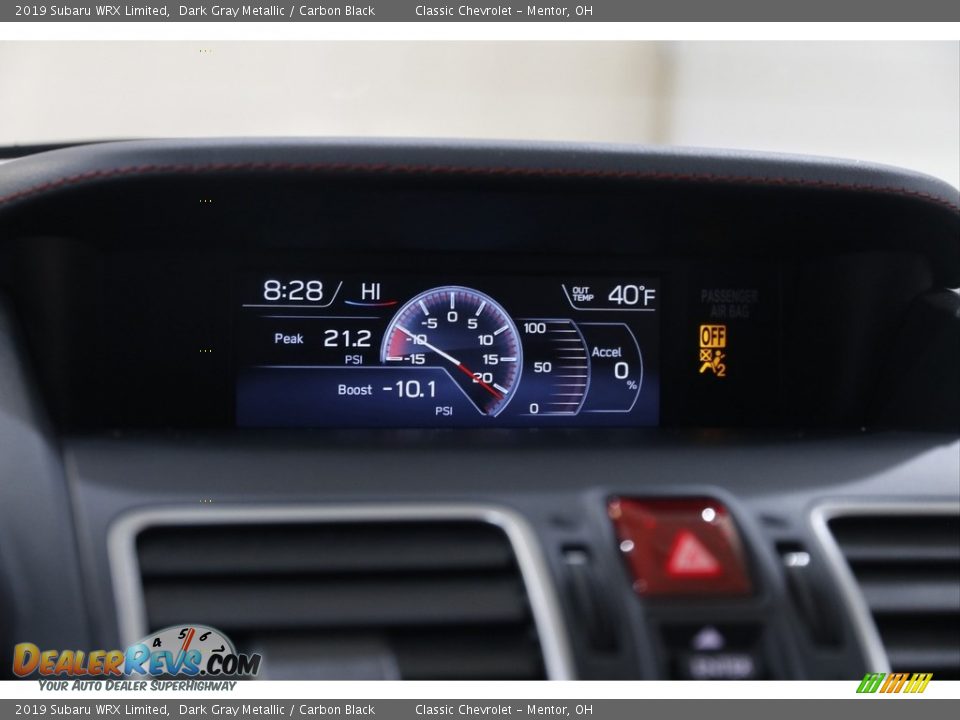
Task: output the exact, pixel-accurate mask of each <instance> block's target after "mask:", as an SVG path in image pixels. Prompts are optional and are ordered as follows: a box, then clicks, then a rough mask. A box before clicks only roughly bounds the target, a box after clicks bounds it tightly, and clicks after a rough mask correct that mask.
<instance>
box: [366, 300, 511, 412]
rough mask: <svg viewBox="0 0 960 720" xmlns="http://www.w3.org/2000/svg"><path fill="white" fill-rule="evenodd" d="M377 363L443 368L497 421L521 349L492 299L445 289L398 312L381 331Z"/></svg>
mask: <svg viewBox="0 0 960 720" xmlns="http://www.w3.org/2000/svg"><path fill="white" fill-rule="evenodd" d="M380 361H381V362H382V363H383V364H384V365H386V366H392V367H404V366H406V367H411V368H422V367H431V368H442V369H444V370H446V372H447V374H448V375H449V376H450V378H451V380H452V382H453V383H455V384H456V385H457V386H458V387H459V388H460V390H462V391H463V393H464V394H465V395H466V396H467V398H469V400H470V402H471V403H472V404H473V405H474V406H475V407H476V408H477V409H478V410H479V411H480V412H481V413H482V414H484V415H487V416H490V417H496V416H497V415H499V414H500V413H501V412H502V411H503V410H504V408H506V407H507V405H509V403H510V401H511V400H512V399H513V396H514V394H515V393H516V390H517V387H518V386H519V383H520V377H521V374H522V372H523V348H522V346H521V344H520V336H519V333H518V332H517V327H516V325H515V324H514V322H513V320H512V319H511V317H510V315H509V314H508V313H507V312H506V310H504V309H503V307H502V306H501V305H500V304H499V303H498V302H497V301H496V300H494V299H493V298H491V297H490V296H489V295H486V294H484V293H482V292H480V291H479V290H474V289H472V288H467V287H461V286H459V285H448V286H444V287H438V288H433V289H431V290H427V291H426V292H423V293H420V294H419V295H417V296H415V297H414V298H412V299H411V300H410V301H409V302H408V303H407V304H406V305H404V306H403V307H402V308H400V310H399V311H398V312H397V314H396V315H395V316H394V317H393V320H391V321H390V324H389V325H388V326H387V330H386V332H385V333H384V337H383V344H382V346H381V350H380Z"/></svg>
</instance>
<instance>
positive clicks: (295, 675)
mask: <svg viewBox="0 0 960 720" xmlns="http://www.w3.org/2000/svg"><path fill="white" fill-rule="evenodd" d="M136 553H137V557H138V561H139V568H140V576H141V579H142V587H143V606H144V610H145V614H146V621H147V624H148V625H149V628H150V630H157V629H161V628H164V627H167V626H170V625H177V624H181V623H202V624H206V625H211V626H213V627H216V628H218V629H220V630H222V631H224V632H225V633H227V634H228V635H229V636H230V637H231V638H232V639H233V640H234V642H235V643H236V644H237V646H238V649H240V650H245V651H258V652H261V653H262V654H263V655H264V661H263V668H264V673H265V674H266V676H268V677H270V678H271V679H287V680H289V679H311V678H313V679H366V678H387V679H395V678H401V679H539V678H543V677H545V666H544V660H543V654H542V652H541V649H540V644H539V642H538V637H537V632H536V625H535V623H534V616H533V613H532V611H531V606H530V603H529V601H528V597H527V592H526V585H525V583H524V578H523V575H522V574H521V572H520V569H519V567H518V563H517V558H516V557H515V555H514V550H513V547H512V545H511V543H510V540H509V539H508V537H507V535H506V534H505V533H504V531H503V530H502V529H501V528H499V527H497V526H495V525H491V524H489V523H486V522H481V521H465V520H464V521H461V520H457V521H416V522H414V521H406V520H404V521H396V522H394V521H375V522H371V521H363V522H352V521H351V522H317V523H311V522H297V523H279V522H278V523H266V522H263V523H227V524H223V523H218V524H215V525H199V524H195V525H177V526H169V525H158V526H153V527H146V528H145V529H144V530H142V531H141V532H140V533H139V535H138V536H137V539H136Z"/></svg>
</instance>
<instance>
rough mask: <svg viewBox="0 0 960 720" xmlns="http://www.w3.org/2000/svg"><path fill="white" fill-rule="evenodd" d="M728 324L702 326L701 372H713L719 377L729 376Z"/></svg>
mask: <svg viewBox="0 0 960 720" xmlns="http://www.w3.org/2000/svg"><path fill="white" fill-rule="evenodd" d="M726 347H727V326H726V325H701V326H700V374H701V375H703V374H704V373H713V375H715V376H716V377H718V378H722V377H726V376H727V363H726V360H727V353H726V352H725V351H724V349H723V348H726Z"/></svg>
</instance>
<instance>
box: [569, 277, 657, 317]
mask: <svg viewBox="0 0 960 720" xmlns="http://www.w3.org/2000/svg"><path fill="white" fill-rule="evenodd" d="M562 287H563V293H564V295H566V297H567V301H568V302H569V303H570V305H571V306H572V307H573V308H574V309H575V310H585V311H594V312H602V311H606V312H609V311H611V310H613V311H617V312H621V311H633V312H655V311H656V309H657V301H658V298H659V294H658V292H657V284H656V282H645V281H643V280H638V281H636V282H631V283H616V284H611V283H610V281H609V280H608V281H604V280H593V281H584V282H575V283H569V284H568V283H564V284H563V285H562Z"/></svg>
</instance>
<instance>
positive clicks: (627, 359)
mask: <svg viewBox="0 0 960 720" xmlns="http://www.w3.org/2000/svg"><path fill="white" fill-rule="evenodd" d="M958 238H960V210H958V197H957V191H956V189H954V188H952V187H950V186H948V185H945V184H943V183H941V182H939V181H936V180H933V179H931V178H929V177H926V176H922V175H918V174H915V173H910V172H906V171H900V170H895V169H891V168H888V167H881V166H872V165H866V164H863V163H853V162H849V163H848V162H844V161H834V160H822V159H811V158H802V157H794V156H776V155H755V154H748V153H729V152H708V151H653V150H645V149H642V148H629V147H619V146H579V145H549V144H485V143H455V142H377V141H368V142H347V141H342V142H341V141H319V140H317V141H312V140H203V141H201V140H196V141H193V140H180V141H176V140H169V141H137V142H121V143H101V144H96V145H81V146H76V147H68V148H62V149H58V150H52V151H47V152H36V153H27V154H24V155H23V156H22V157H17V158H15V159H10V160H9V161H8V162H5V163H3V164H0V288H2V304H0V602H2V606H3V608H4V611H3V613H2V615H0V635H2V639H3V642H2V645H0V647H2V650H0V652H2V653H3V654H4V655H3V657H4V658H6V659H5V660H3V662H2V664H0V667H2V672H4V673H8V674H10V673H11V668H12V667H13V662H12V657H11V655H10V653H11V649H12V648H13V646H14V644H15V643H19V642H25V641H29V642H31V643H33V644H35V645H36V646H37V647H38V648H41V649H43V648H75V649H80V648H83V649H95V648H125V647H128V646H129V645H130V644H131V643H136V642H137V641H139V640H141V639H144V638H151V639H152V642H155V641H157V639H158V638H161V640H162V638H166V637H167V636H166V635H162V633H163V632H166V630H165V629H167V628H179V627H180V626H183V628H184V629H187V628H193V627H195V626H203V627H208V628H213V629H215V631H216V632H217V633H222V636H223V637H224V638H229V641H230V642H232V643H233V644H234V645H235V649H236V651H237V652H238V653H239V654H240V655H244V654H246V655H249V656H253V655H259V656H260V657H261V658H262V662H261V663H260V664H259V666H258V676H259V677H267V678H279V679H297V678H332V677H337V678H340V677H350V678H556V679H562V678H585V679H590V678H605V679H617V678H651V679H652V678H696V679H705V678H717V679H750V678H777V679H793V678H796V679H802V678H827V679H833V678H845V679H849V678H859V677H862V675H863V673H865V672H868V671H876V672H884V671H888V670H890V669H893V670H897V671H908V672H932V673H934V677H935V678H946V677H957V675H958V673H960V625H958V622H960V620H958V618H960V570H958V567H960V526H958V512H960V457H958V455H960V436H958V429H960V428H958V423H960V390H958V383H960V378H958V373H957V358H958V356H960V299H958V296H957V294H956V292H955V291H954V290H952V289H951V288H956V287H957V286H958V285H960V242H958ZM213 632H214V630H210V633H213ZM188 634H189V633H188ZM170 637H171V638H175V639H176V638H179V636H178V635H177V634H176V633H173V634H172V635H170ZM191 637H192V636H191ZM205 637H206V636H205ZM219 637H220V635H219V634H218V635H216V636H213V640H216V639H217V638H219ZM198 638H199V635H198ZM213 640H211V642H212V641H213ZM175 641H176V642H180V639H176V640H175ZM162 642H167V641H166V640H162ZM197 642H199V639H198V640H197ZM221 644H224V643H221ZM241 674H242V673H241Z"/></svg>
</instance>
